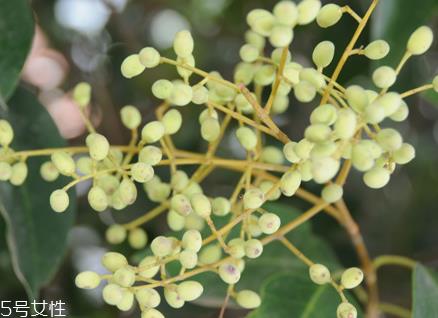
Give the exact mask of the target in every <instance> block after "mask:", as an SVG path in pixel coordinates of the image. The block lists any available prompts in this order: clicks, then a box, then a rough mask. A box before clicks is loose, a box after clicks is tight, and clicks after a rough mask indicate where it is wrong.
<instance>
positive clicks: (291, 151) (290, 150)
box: [283, 141, 301, 163]
mask: <svg viewBox="0 0 438 318" xmlns="http://www.w3.org/2000/svg"><path fill="white" fill-rule="evenodd" d="M296 145H297V143H296V142H294V141H290V142H288V143H287V144H285V145H284V147H283V154H284V156H285V157H286V160H287V161H289V162H290V163H297V162H299V161H300V160H301V158H300V157H299V156H298V155H297V153H296V151H295V146H296Z"/></svg>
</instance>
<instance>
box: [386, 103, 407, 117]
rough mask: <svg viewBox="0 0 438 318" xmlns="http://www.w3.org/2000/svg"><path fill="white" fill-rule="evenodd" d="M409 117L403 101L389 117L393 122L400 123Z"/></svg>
mask: <svg viewBox="0 0 438 318" xmlns="http://www.w3.org/2000/svg"><path fill="white" fill-rule="evenodd" d="M408 116H409V107H408V105H407V104H406V102H405V101H404V100H402V101H401V103H400V106H399V107H398V109H397V110H396V111H395V112H394V113H393V114H391V116H389V118H391V119H392V120H393V121H396V122H401V121H404V120H406V118H408Z"/></svg>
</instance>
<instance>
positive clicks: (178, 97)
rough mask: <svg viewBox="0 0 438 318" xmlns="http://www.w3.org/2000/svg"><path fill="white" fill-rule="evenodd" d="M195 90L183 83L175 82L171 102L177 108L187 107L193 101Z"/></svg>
mask: <svg viewBox="0 0 438 318" xmlns="http://www.w3.org/2000/svg"><path fill="white" fill-rule="evenodd" d="M192 98H193V90H192V88H191V87H190V86H189V85H187V84H185V83H183V82H181V81H175V82H173V89H172V93H171V94H170V97H169V101H170V103H172V104H173V105H176V106H185V105H187V104H189V103H190V102H191V101H192Z"/></svg>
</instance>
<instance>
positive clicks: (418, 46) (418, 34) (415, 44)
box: [407, 25, 433, 55]
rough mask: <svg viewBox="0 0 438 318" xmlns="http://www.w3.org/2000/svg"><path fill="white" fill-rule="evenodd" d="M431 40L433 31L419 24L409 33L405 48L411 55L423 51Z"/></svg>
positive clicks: (428, 46)
mask: <svg viewBox="0 0 438 318" xmlns="http://www.w3.org/2000/svg"><path fill="white" fill-rule="evenodd" d="M432 42H433V32H432V29H431V28H430V27H428V26H425V25H424V26H421V27H419V28H418V29H416V30H415V31H414V33H412V34H411V36H410V37H409V40H408V44H407V50H408V52H409V53H411V54H412V55H420V54H423V53H425V52H426V51H427V50H428V49H429V48H430V46H431V45H432Z"/></svg>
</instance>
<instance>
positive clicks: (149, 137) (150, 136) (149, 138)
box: [141, 120, 164, 144]
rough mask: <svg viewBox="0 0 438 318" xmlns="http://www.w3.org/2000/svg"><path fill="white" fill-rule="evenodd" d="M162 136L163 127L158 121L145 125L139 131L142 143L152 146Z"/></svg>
mask: <svg viewBox="0 0 438 318" xmlns="http://www.w3.org/2000/svg"><path fill="white" fill-rule="evenodd" d="M163 135H164V125H163V124H162V123H161V122H159V121H156V120H154V121H151V122H150V123H148V124H146V125H145V126H144V127H143V129H142V131H141V138H142V140H143V141H145V142H147V143H149V144H152V143H154V142H157V141H158V140H160V139H161V138H162V137H163Z"/></svg>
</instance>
